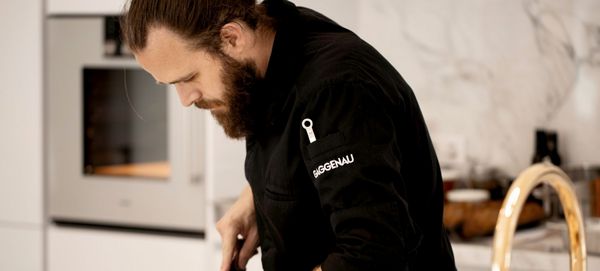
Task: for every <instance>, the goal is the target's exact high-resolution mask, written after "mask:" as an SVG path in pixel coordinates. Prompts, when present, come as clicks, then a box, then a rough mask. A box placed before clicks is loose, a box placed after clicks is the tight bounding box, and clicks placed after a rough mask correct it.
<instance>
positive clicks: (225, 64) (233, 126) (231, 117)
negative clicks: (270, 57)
mask: <svg viewBox="0 0 600 271" xmlns="http://www.w3.org/2000/svg"><path fill="white" fill-rule="evenodd" d="M218 58H219V59H220V61H221V64H222V70H221V81H222V82H223V85H224V86H225V92H224V93H223V99H222V100H201V101H199V102H196V103H194V105H195V106H196V107H197V108H200V109H211V108H213V109H214V110H211V114H212V115H213V117H214V118H215V119H216V120H217V122H218V123H219V124H220V125H221V126H222V127H223V130H224V132H225V134H226V135H227V136H228V137H230V138H233V139H241V138H245V137H247V136H250V135H252V134H253V132H254V131H255V129H256V122H257V120H256V119H257V110H256V109H255V108H253V105H254V104H253V101H252V98H253V96H255V95H253V93H256V90H257V88H258V85H259V82H260V81H261V78H259V76H258V68H257V67H256V63H255V62H252V61H250V60H245V61H237V60H235V59H234V58H232V57H230V56H228V55H226V54H224V53H220V54H218Z"/></svg>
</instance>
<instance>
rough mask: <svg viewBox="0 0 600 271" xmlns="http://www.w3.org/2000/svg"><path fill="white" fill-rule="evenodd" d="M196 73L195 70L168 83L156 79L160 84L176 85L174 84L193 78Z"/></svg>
mask: <svg viewBox="0 0 600 271" xmlns="http://www.w3.org/2000/svg"><path fill="white" fill-rule="evenodd" d="M194 75H196V74H195V73H194V72H191V73H190V74H188V75H186V76H182V77H180V78H179V79H177V80H175V81H172V82H168V83H163V82H160V81H156V84H159V85H174V84H177V83H179V82H181V81H185V80H187V79H189V78H192V76H194Z"/></svg>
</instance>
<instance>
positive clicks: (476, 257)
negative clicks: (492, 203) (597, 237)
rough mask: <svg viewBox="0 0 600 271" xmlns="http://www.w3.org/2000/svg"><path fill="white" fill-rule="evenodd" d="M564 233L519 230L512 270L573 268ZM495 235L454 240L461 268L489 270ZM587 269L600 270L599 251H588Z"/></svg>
mask: <svg viewBox="0 0 600 271" xmlns="http://www.w3.org/2000/svg"><path fill="white" fill-rule="evenodd" d="M562 238H563V237H562V236H561V235H560V234H557V233H555V232H553V231H550V230H547V229H546V228H545V227H539V228H533V229H527V230H520V231H518V232H517V234H516V235H515V239H514V242H513V244H514V245H513V250H512V259H511V270H512V271H526V270H527V271H555V270H556V271H558V270H561V271H564V270H570V267H569V254H568V252H567V250H566V249H564V245H563V242H564V241H563V239H562ZM492 239H493V238H492V237H487V238H481V239H477V240H473V241H471V242H452V249H453V250H454V258H455V260H456V265H457V267H458V270H459V271H480V270H481V271H483V270H490V269H491V266H492V263H491V259H492V248H491V247H492V245H491V244H492ZM587 266H588V268H587V269H588V270H600V255H597V254H590V253H588V255H587Z"/></svg>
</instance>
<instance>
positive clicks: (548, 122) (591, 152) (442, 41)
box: [299, 0, 600, 175]
mask: <svg viewBox="0 0 600 271" xmlns="http://www.w3.org/2000/svg"><path fill="white" fill-rule="evenodd" d="M299 2H301V1H299ZM355 3H356V5H357V7H356V8H353V10H356V12H355V14H354V16H355V17H354V18H355V23H354V24H353V25H350V27H351V28H352V29H353V30H355V32H356V33H357V34H359V35H360V36H361V37H362V38H364V39H365V40H367V41H368V42H370V43H371V44H372V45H373V46H374V47H376V48H377V49H378V50H379V51H380V52H381V53H382V54H383V55H384V56H386V57H387V58H388V60H390V62H392V64H393V65H394V66H395V67H396V68H397V69H398V71H399V72H400V73H401V74H402V75H403V76H404V77H405V79H406V80H407V81H408V82H409V84H410V85H411V86H412V88H413V89H414V91H415V93H416V95H417V97H418V99H419V101H420V104H421V107H422V110H423V112H424V115H425V118H426V120H427V122H428V125H429V128H430V132H431V134H432V137H433V139H434V140H435V141H436V142H438V143H439V144H438V145H439V147H440V149H442V148H444V147H447V146H444V144H445V143H448V142H450V143H453V144H454V145H455V146H458V147H457V148H458V150H455V151H457V152H458V153H459V157H463V159H462V160H464V161H465V162H468V163H469V164H470V165H474V164H477V165H479V166H484V167H498V168H500V169H502V170H504V171H505V172H506V173H508V174H511V175H515V174H518V172H519V171H520V170H522V169H523V168H524V167H526V166H527V165H528V164H529V163H530V160H531V157H532V154H533V151H534V146H533V143H534V142H533V141H534V129H535V128H536V127H542V128H548V129H555V130H557V131H558V133H559V152H560V153H561V155H562V157H563V161H564V163H563V164H564V165H567V166H568V165H576V164H582V163H588V164H594V163H595V164H600V137H599V136H598V135H599V134H600V16H598V14H600V1H597V0H553V1H542V0H513V1H504V0H487V1H479V0H455V1H446V0H429V1H420V0H371V1H356V2H355ZM442 143H444V144H442ZM440 151H443V150H440ZM461 153H462V155H460V154H461ZM445 155H446V154H444V153H442V154H441V156H444V157H445ZM442 160H443V159H442Z"/></svg>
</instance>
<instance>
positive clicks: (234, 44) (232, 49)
mask: <svg viewBox="0 0 600 271" xmlns="http://www.w3.org/2000/svg"><path fill="white" fill-rule="evenodd" d="M246 39H247V37H246V36H245V35H244V29H243V28H242V25H240V24H239V23H236V22H231V23H227V24H225V25H224V26H223V27H222V28H221V42H222V48H223V52H224V53H226V54H228V55H229V56H232V57H236V56H240V55H241V53H242V52H243V49H244V47H245V46H246V43H247V40H246Z"/></svg>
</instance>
